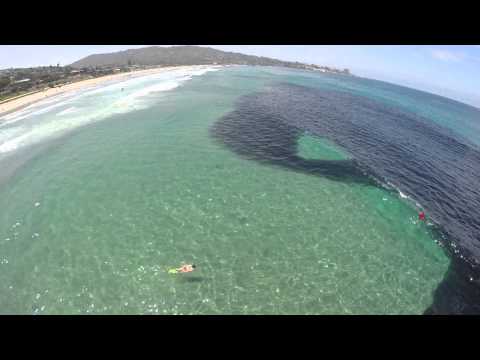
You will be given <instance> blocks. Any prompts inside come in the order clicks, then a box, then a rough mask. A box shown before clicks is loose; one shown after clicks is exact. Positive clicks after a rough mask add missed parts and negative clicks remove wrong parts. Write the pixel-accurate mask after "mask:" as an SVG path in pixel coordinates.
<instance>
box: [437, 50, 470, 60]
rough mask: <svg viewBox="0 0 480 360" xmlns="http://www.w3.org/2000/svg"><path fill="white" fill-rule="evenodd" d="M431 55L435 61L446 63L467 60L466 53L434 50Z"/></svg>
mask: <svg viewBox="0 0 480 360" xmlns="http://www.w3.org/2000/svg"><path fill="white" fill-rule="evenodd" d="M431 55H432V57H433V58H434V59H437V60H441V61H446V62H461V61H463V60H464V59H465V54H464V53H461V52H454V51H449V50H440V49H434V50H432V51H431Z"/></svg>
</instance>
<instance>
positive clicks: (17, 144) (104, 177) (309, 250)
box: [0, 67, 480, 314]
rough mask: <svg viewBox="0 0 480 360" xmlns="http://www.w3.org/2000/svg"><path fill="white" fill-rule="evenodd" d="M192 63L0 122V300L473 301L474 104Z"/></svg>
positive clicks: (20, 310)
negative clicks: (423, 216) (190, 268)
mask: <svg viewBox="0 0 480 360" xmlns="http://www.w3.org/2000/svg"><path fill="white" fill-rule="evenodd" d="M208 70H215V71H207V69H200V70H197V71H193V72H188V71H177V72H172V73H166V74H162V75H161V76H158V75H157V76H149V77H144V78H137V79H132V80H129V81H124V82H121V83H112V84H109V85H107V86H102V87H98V88H92V89H86V90H84V91H82V92H80V93H77V94H67V95H65V96H64V97H63V98H57V99H53V100H49V101H48V102H44V103H40V104H37V105H35V106H32V107H30V108H27V109H24V110H22V111H20V112H17V113H14V114H9V115H7V116H5V117H4V118H0V169H2V174H0V209H1V211H0V313H3V314H12V313H15V314H422V313H425V312H427V313H470V312H478V305H477V303H478V301H477V300H478V299H479V297H478V270H477V266H478V265H477V264H478V259H480V253H479V251H478V249H479V243H478V240H479V239H478V232H477V230H478V218H479V216H478V215H479V213H478V212H479V210H478V209H479V208H480V207H477V204H479V189H478V184H477V182H476V179H477V176H478V175H480V174H479V171H480V170H479V169H480V161H479V156H478V154H479V152H478V151H479V150H478V147H477V145H478V139H479V136H478V124H479V123H478V120H480V118H479V114H480V112H479V111H478V110H476V109H474V108H471V107H468V106H467V105H463V104H460V103H456V102H452V101H451V100H448V99H444V98H439V97H437V96H434V95H429V94H425V93H421V96H419V95H418V92H416V91H415V90H410V89H406V88H402V87H397V86H394V85H390V84H384V83H380V82H376V81H371V80H366V79H359V78H350V77H343V76H334V75H325V74H315V73H308V72H301V71H292V70H286V69H277V68H262V67H232V68H215V69H208ZM122 89H123V90H122ZM475 131H477V132H476V133H475ZM419 209H423V210H425V211H426V213H427V218H428V222H427V223H423V222H419V221H418V220H417V213H418V211H419ZM182 262H186V263H195V264H196V265H197V270H196V271H195V272H193V273H192V274H188V275H185V276H176V275H171V274H168V273H167V270H168V269H169V268H171V267H176V266H178V265H180V264H181V263H182Z"/></svg>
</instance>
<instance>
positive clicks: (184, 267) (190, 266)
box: [168, 264, 197, 274]
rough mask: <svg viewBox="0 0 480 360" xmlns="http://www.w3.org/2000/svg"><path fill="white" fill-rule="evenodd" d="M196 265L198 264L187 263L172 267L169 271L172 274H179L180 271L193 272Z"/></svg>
mask: <svg viewBox="0 0 480 360" xmlns="http://www.w3.org/2000/svg"><path fill="white" fill-rule="evenodd" d="M196 267H197V266H196V265H194V264H187V265H182V266H180V267H179V268H178V269H170V270H169V271H168V272H169V273H170V274H178V273H181V274H185V273H189V272H192V271H193V270H195V268H196Z"/></svg>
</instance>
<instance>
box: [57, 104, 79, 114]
mask: <svg viewBox="0 0 480 360" xmlns="http://www.w3.org/2000/svg"><path fill="white" fill-rule="evenodd" d="M77 111H80V108H78V107H75V106H71V107H69V108H67V109H65V110H63V111H60V112H59V113H58V114H57V116H63V115H68V114H72V113H74V112H77Z"/></svg>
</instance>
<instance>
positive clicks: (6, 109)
mask: <svg viewBox="0 0 480 360" xmlns="http://www.w3.org/2000/svg"><path fill="white" fill-rule="evenodd" d="M204 67H209V66H208V65H192V66H170V67H161V68H160V67H159V68H154V69H145V70H137V71H132V72H128V73H119V74H112V75H106V76H101V77H98V78H94V79H88V80H82V81H78V82H74V83H71V84H66V85H63V86H59V87H56V88H49V89H46V90H42V91H39V92H35V93H33V94H29V95H26V96H21V97H16V98H13V99H11V100H7V101H5V102H3V103H0V116H2V115H5V114H7V113H11V112H14V111H16V110H20V109H22V108H24V107H26V106H29V105H32V104H34V103H36V102H38V101H40V100H44V99H47V98H50V97H53V96H56V95H60V94H64V93H66V92H70V91H76V90H80V89H83V88H85V87H89V86H95V85H99V84H102V83H104V82H108V81H112V80H127V79H130V78H135V77H141V76H146V75H151V74H157V73H161V72H165V71H170V70H174V69H182V68H183V69H201V68H204Z"/></svg>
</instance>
